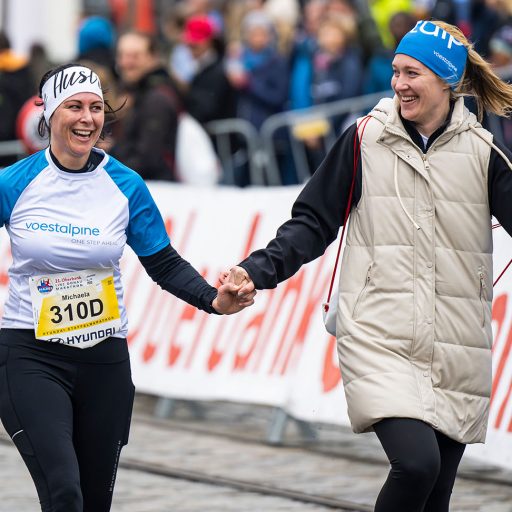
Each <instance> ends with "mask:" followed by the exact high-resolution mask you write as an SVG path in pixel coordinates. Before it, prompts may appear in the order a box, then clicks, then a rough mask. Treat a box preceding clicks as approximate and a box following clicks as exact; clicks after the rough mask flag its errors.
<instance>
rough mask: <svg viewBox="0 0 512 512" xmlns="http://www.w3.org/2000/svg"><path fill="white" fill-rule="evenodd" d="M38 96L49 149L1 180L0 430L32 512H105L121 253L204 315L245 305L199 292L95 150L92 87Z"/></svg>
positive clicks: (116, 381) (78, 69)
mask: <svg viewBox="0 0 512 512" xmlns="http://www.w3.org/2000/svg"><path fill="white" fill-rule="evenodd" d="M39 89H40V96H41V98H42V102H43V104H44V112H43V118H42V119H41V123H40V128H41V129H45V130H48V132H49V136H50V145H49V147H48V148H47V149H46V150H43V151H40V152H37V153H35V154H33V155H31V156H29V157H27V158H25V159H24V160H21V161H20V162H18V163H16V164H14V165H12V166H10V167H7V168H5V169H4V170H3V171H2V172H1V173H0V223H1V225H4V226H5V227H6V229H7V232H8V234H9V237H10V241H11V249H12V257H13V262H12V265H11V267H10V269H9V295H8V298H7V301H6V303H5V308H4V313H3V318H2V326H1V327H2V328H1V330H0V418H1V420H2V423H3V425H4V427H5V430H6V431H7V433H8V434H9V436H10V437H11V439H12V441H13V442H14V444H15V445H16V447H17V449H18V450H19V452H20V454H21V456H22V458H23V460H24V462H25V464H26V466H27V468H28V470H29V471H30V474H31V476H32V479H33V481H34V483H35V486H36V488H37V492H38V495H39V500H40V504H41V510H42V511H43V512H107V511H108V510H110V506H111V501H112V493H113V488H114V482H115V476H116V469H117V467H118V460H119V455H120V452H121V449H122V447H123V446H124V445H125V444H126V443H127V442H128V432H129V428H130V417H131V411H132V404H133V398H134V386H133V384H132V379H131V372H130V361H129V356H128V347H127V341H126V336H127V317H126V309H125V306H124V304H123V287H122V283H121V275H120V269H119V260H120V258H121V255H122V253H123V250H124V248H125V246H126V245H127V244H128V245H129V246H130V247H131V248H132V249H133V250H134V252H135V253H136V254H137V255H138V257H139V259H140V261H141V263H142V265H143V266H144V268H145V269H146V271H147V273H148V274H149V275H150V276H151V278H152V279H153V280H154V281H156V282H157V283H158V284H159V285H160V286H161V287H162V288H163V289H164V290H167V291H168V292H170V293H172V294H174V295H176V296H177V297H179V298H181V299H183V300H185V301H187V302H188V303H190V304H192V305H194V306H196V307H197V308H199V309H202V310H204V311H206V312H208V313H218V314H230V313H235V312H237V311H240V310H241V309H243V308H244V307H246V306H248V305H250V304H251V303H252V302H253V300H252V299H253V296H252V294H250V295H248V296H246V297H244V298H242V299H241V298H237V297H236V291H237V290H238V287H236V286H233V285H229V286H226V285H221V286H220V288H219V289H218V290H217V289H216V288H214V287H212V286H210V285H209V284H208V283H207V282H206V281H205V280H204V279H203V278H202V277H201V275H200V274H199V273H198V272H197V271H196V270H195V269H194V268H193V267H192V266H191V265H190V264H189V263H188V262H187V261H185V260H184V259H182V258H181V256H180V255H179V254H178V253H177V252H176V251H175V249H174V248H173V247H172V246H171V244H170V241H169V237H168V235H167V233H166V230H165V227H164V222H163V220H162V217H161V215H160V213H159V211H158V209H157V207H156V205H155V202H154V200H153V198H152V197H151V194H150V192H149V190H148V188H147V186H146V184H145V183H144V181H143V179H142V178H141V177H140V176H139V174H138V173H137V172H135V171H134V170H132V169H129V168H128V167H126V166H125V165H123V164H121V163H120V162H119V161H117V160H116V159H114V158H112V157H111V156H109V155H108V154H106V153H105V152H104V151H102V150H100V149H97V148H95V147H94V146H95V144H96V142H97V141H98V138H99V137H100V135H101V134H102V131H103V127H104V120H105V112H112V109H111V108H110V106H109V105H108V103H107V102H106V101H104V99H103V92H102V88H101V84H100V80H99V78H98V76H97V75H96V73H94V72H93V71H92V70H91V69H89V68H87V67H84V66H80V65H76V64H67V65H64V66H60V67H57V68H55V69H53V70H51V71H49V72H48V73H46V74H45V75H44V76H43V78H42V80H41V84H40V88H39Z"/></svg>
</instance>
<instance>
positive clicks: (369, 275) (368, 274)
mask: <svg viewBox="0 0 512 512" xmlns="http://www.w3.org/2000/svg"><path fill="white" fill-rule="evenodd" d="M372 266H373V265H370V266H369V267H368V270H367V271H366V277H365V280H364V286H363V288H362V289H361V291H360V292H359V295H358V296H357V299H356V302H355V304H354V309H353V310H352V318H354V319H355V318H356V317H357V315H358V313H359V310H360V309H361V305H362V303H363V302H364V298H365V297H366V294H367V293H368V288H369V286H370V282H371V280H372Z"/></svg>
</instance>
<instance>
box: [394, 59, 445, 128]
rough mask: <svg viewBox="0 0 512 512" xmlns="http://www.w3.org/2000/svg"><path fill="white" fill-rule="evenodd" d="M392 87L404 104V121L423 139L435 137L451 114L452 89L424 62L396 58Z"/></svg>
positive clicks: (402, 112) (402, 111)
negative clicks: (409, 122)
mask: <svg viewBox="0 0 512 512" xmlns="http://www.w3.org/2000/svg"><path fill="white" fill-rule="evenodd" d="M391 87H392V88H393V90H394V91H395V94H396V95H397V97H398V99H399V100H400V113H401V114H402V117H403V118H404V119H407V120H408V121H411V122H413V123H414V124H415V125H416V128H417V130H418V131H419V132H420V133H421V134H422V135H425V136H427V137H428V136H430V135H432V133H434V132H435V131H436V130H437V129H438V128H439V127H440V126H441V125H442V124H443V122H444V121H445V119H446V116H447V115H448V112H449V110H450V87H449V86H448V84H447V83H446V82H444V81H443V80H441V79H440V78H439V77H438V76H437V75H436V74H435V73H433V72H432V71H430V69H429V68H427V67H426V66H424V65H423V64H422V63H421V62H419V61H418V60H416V59H413V58H412V57H409V56H408V55H404V54H401V53H399V54H397V55H395V58H394V59H393V78H392V79H391Z"/></svg>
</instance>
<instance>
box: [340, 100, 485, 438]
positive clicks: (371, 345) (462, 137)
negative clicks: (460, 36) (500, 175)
mask: <svg viewBox="0 0 512 512" xmlns="http://www.w3.org/2000/svg"><path fill="white" fill-rule="evenodd" d="M370 116H371V118H370V120H369V122H368V124H367V126H366V129H365V132H364V136H363V139H362V145H361V163H362V195H361V199H360V201H359V203H358V205H357V208H355V209H354V210H353V211H352V214H351V218H350V221H349V227H348V234H347V246H346V249H345V252H344V256H343V263H342V265H341V276H340V290H341V293H340V297H339V309H338V314H337V341H338V353H339V360H340V367H341V372H342V377H343V382H344V386H345V393H346V397H347V403H348V413H349V417H350V420H351V422H352V427H353V429H354V431H355V432H364V431H368V430H371V428H372V425H373V424H374V423H376V422H377V421H379V420H380V419H383V418H386V417H406V418H415V419H419V420H422V421H424V422H426V423H428V424H430V425H432V427H434V428H435V429H437V430H439V431H440V432H442V433H443V434H445V435H447V436H448V437H450V438H452V439H454V440H456V441H459V442H461V443H475V442H483V441H484V440H485V434H486V427H487V418H488V411H489V396H490V390H491V343H492V332H491V299H492V234H491V215H490V209H489V204H488V190H487V170H488V164H489V157H490V150H491V144H492V135H491V134H490V133H489V132H487V131H486V130H484V129H483V128H482V127H481V126H480V125H479V124H478V122H477V120H476V118H475V116H474V115H473V114H472V113H470V112H469V111H468V110H467V109H466V108H465V107H464V103H463V99H462V98H460V99H458V100H457V101H456V104H455V107H454V110H453V115H452V118H451V121H450V123H449V125H448V126H447V128H446V130H445V131H444V132H443V133H442V134H441V135H440V136H439V137H438V138H437V139H436V140H435V142H434V143H433V144H432V146H431V147H430V148H429V149H428V151H427V152H426V153H425V154H423V153H422V151H421V150H420V149H419V148H418V147H417V146H416V145H415V144H414V143H413V142H412V140H411V138H410V137H409V135H408V134H407V132H406V130H405V128H404V127H403V124H402V122H401V120H400V117H399V114H398V109H397V104H396V103H395V100H392V99H385V100H382V101H381V102H380V103H379V104H378V105H377V106H376V107H375V108H374V110H373V111H372V112H371V113H370Z"/></svg>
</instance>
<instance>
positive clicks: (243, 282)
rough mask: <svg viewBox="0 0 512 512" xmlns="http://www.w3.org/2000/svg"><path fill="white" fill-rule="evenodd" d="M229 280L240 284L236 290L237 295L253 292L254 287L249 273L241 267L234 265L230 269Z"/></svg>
mask: <svg viewBox="0 0 512 512" xmlns="http://www.w3.org/2000/svg"><path fill="white" fill-rule="evenodd" d="M229 281H230V282H231V283H235V284H236V285H239V286H240V290H239V291H238V296H239V297H244V296H246V295H247V296H250V295H251V294H252V293H255V289H256V287H255V286H254V283H253V282H252V279H251V278H250V276H249V274H248V273H247V272H246V270H245V269H244V268H242V267H238V266H235V267H233V268H232V269H231V270H230V272H229Z"/></svg>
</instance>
